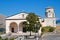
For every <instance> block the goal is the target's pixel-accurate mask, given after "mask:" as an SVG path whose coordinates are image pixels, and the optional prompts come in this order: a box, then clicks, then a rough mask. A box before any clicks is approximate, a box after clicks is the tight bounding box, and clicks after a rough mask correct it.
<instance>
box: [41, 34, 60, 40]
mask: <svg viewBox="0 0 60 40" xmlns="http://www.w3.org/2000/svg"><path fill="white" fill-rule="evenodd" d="M42 40H60V34H55V33H47V34H44V36H43V37H42Z"/></svg>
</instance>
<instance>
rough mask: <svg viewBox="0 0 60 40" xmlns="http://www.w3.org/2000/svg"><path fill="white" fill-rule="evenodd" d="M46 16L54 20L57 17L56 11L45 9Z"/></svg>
mask: <svg viewBox="0 0 60 40" xmlns="http://www.w3.org/2000/svg"><path fill="white" fill-rule="evenodd" d="M45 16H46V17H47V18H53V17H55V13H54V9H53V8H52V7H47V8H46V9H45Z"/></svg>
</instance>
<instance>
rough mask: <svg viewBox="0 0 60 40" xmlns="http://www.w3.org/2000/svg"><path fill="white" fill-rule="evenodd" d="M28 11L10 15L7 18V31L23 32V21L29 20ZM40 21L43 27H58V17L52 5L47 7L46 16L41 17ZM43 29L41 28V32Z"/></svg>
mask: <svg viewBox="0 0 60 40" xmlns="http://www.w3.org/2000/svg"><path fill="white" fill-rule="evenodd" d="M27 15H28V13H26V12H20V13H18V14H15V15H12V16H9V17H7V18H6V33H10V32H11V33H20V32H21V33H23V26H22V25H21V23H22V22H24V21H27V20H26V16H27ZM39 21H40V23H41V24H42V27H45V26H52V27H56V18H55V13H54V9H53V8H52V7H47V8H46V9H45V18H41V17H39ZM40 31H41V30H39V32H40Z"/></svg>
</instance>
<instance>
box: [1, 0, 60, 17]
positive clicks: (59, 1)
mask: <svg viewBox="0 0 60 40" xmlns="http://www.w3.org/2000/svg"><path fill="white" fill-rule="evenodd" d="M48 6H51V7H53V8H54V11H55V14H56V17H57V18H60V0H0V14H4V15H6V16H10V15H13V14H16V13H19V12H21V11H22V10H23V11H26V12H34V13H36V14H37V15H39V16H41V17H45V8H46V7H48Z"/></svg>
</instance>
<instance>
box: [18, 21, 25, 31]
mask: <svg viewBox="0 0 60 40" xmlns="http://www.w3.org/2000/svg"><path fill="white" fill-rule="evenodd" d="M24 24H26V21H23V22H20V23H19V29H20V31H22V32H26V31H25V27H24Z"/></svg>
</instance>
